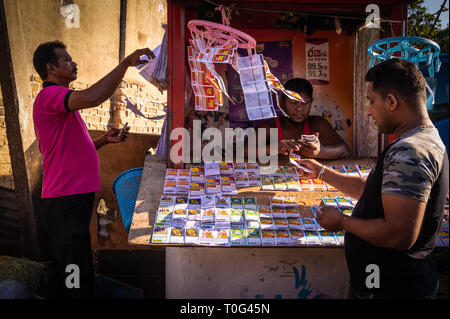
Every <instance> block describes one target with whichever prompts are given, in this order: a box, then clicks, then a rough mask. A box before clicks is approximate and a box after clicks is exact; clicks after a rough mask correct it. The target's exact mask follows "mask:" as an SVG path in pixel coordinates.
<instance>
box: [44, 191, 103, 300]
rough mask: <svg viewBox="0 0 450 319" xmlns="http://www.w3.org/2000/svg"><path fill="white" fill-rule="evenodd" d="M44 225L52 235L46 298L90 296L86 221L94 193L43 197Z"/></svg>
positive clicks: (90, 269) (92, 285)
mask: <svg viewBox="0 0 450 319" xmlns="http://www.w3.org/2000/svg"><path fill="white" fill-rule="evenodd" d="M43 200H44V209H45V211H44V217H43V218H44V227H45V228H46V230H47V232H48V234H49V235H50V238H51V245H52V246H51V262H52V263H51V267H50V273H49V281H48V298H49V299H60V298H64V299H80V298H92V297H93V289H94V268H93V264H92V251H91V238H90V234H89V224H90V221H91V215H92V209H93V206H94V200H95V193H87V194H76V195H69V196H63V197H57V198H44V199H43Z"/></svg>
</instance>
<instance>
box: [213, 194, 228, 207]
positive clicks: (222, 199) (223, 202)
mask: <svg viewBox="0 0 450 319" xmlns="http://www.w3.org/2000/svg"><path fill="white" fill-rule="evenodd" d="M215 201H216V208H231V202H230V197H227V196H221V195H216V196H215Z"/></svg>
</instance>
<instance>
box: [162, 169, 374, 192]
mask: <svg viewBox="0 0 450 319" xmlns="http://www.w3.org/2000/svg"><path fill="white" fill-rule="evenodd" d="M331 168H333V169H334V170H336V171H337V172H340V173H343V174H347V175H351V176H363V177H366V176H368V174H369V172H370V167H369V166H368V165H343V166H331ZM298 170H299V169H297V168H296V167H295V166H259V165H258V164H257V163H225V162H221V163H206V162H205V163H204V166H195V167H191V168H190V169H170V168H169V169H167V170H166V177H165V181H164V190H163V192H164V194H167V195H173V194H179V195H189V196H190V197H192V198H200V197H201V196H202V195H214V194H223V195H236V194H237V189H238V188H245V187H255V186H260V187H261V190H268V191H326V190H330V191H335V190H336V188H335V187H333V186H332V185H330V184H327V183H325V182H324V181H323V180H321V179H305V178H302V177H301V174H299V172H298Z"/></svg>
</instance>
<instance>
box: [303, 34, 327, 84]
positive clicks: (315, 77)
mask: <svg viewBox="0 0 450 319" xmlns="http://www.w3.org/2000/svg"><path fill="white" fill-rule="evenodd" d="M305 49H306V79H307V80H309V81H310V82H311V84H315V85H324V84H330V76H329V75H330V74H329V71H330V69H329V59H328V57H329V50H328V39H306V43H305Z"/></svg>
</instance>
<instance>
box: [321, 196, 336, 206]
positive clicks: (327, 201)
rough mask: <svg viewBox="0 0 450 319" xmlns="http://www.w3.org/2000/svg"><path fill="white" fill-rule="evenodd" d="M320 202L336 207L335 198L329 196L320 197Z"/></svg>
mask: <svg viewBox="0 0 450 319" xmlns="http://www.w3.org/2000/svg"><path fill="white" fill-rule="evenodd" d="M322 202H323V204H324V205H325V206H330V207H338V204H337V202H336V200H335V199H334V198H331V197H325V198H322Z"/></svg>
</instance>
